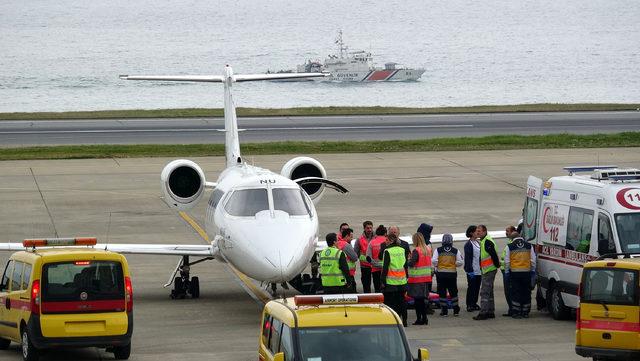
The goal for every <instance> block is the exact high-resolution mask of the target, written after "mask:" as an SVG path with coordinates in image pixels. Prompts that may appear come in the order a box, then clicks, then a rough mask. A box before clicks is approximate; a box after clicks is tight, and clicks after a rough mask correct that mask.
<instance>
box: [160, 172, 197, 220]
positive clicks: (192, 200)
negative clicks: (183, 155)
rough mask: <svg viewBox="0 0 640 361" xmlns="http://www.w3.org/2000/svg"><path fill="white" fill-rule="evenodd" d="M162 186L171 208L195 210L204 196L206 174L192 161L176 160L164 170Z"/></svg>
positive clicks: (161, 177)
mask: <svg viewBox="0 0 640 361" xmlns="http://www.w3.org/2000/svg"><path fill="white" fill-rule="evenodd" d="M160 185H161V187H162V193H163V194H164V201H165V202H166V203H167V204H168V205H169V207H170V208H172V209H176V210H178V211H186V210H189V209H191V208H193V206H194V205H196V204H197V203H198V201H199V200H200V199H201V198H202V195H203V194H204V188H205V178H204V172H203V171H202V169H201V168H200V167H199V166H198V165H197V164H196V163H194V162H192V161H190V160H186V159H178V160H174V161H172V162H170V163H169V164H167V165H166V166H165V167H164V169H162V173H161V175H160Z"/></svg>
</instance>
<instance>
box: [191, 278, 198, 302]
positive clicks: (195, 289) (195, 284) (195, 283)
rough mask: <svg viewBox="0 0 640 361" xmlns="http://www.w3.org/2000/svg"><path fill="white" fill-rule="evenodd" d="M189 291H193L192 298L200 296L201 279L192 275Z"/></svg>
mask: <svg viewBox="0 0 640 361" xmlns="http://www.w3.org/2000/svg"><path fill="white" fill-rule="evenodd" d="M189 293H191V297H192V298H198V297H200V279H198V277H191V282H190V284H189Z"/></svg>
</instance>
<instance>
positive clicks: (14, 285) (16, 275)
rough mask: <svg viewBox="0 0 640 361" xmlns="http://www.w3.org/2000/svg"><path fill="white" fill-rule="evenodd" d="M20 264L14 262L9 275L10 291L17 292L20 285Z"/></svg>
mask: <svg viewBox="0 0 640 361" xmlns="http://www.w3.org/2000/svg"><path fill="white" fill-rule="evenodd" d="M22 266H23V263H22V262H16V263H15V264H14V265H13V274H12V275H11V291H19V290H20V286H21V283H22Z"/></svg>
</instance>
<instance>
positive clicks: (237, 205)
mask: <svg viewBox="0 0 640 361" xmlns="http://www.w3.org/2000/svg"><path fill="white" fill-rule="evenodd" d="M224 209H225V210H226V211H227V213H229V214H230V215H232V216H238V217H253V216H255V215H256V213H258V212H260V211H264V210H268V209H269V197H268V196H267V189H266V188H258V189H242V190H237V191H235V192H233V194H232V195H231V198H229V201H227V204H226V205H225V207H224Z"/></svg>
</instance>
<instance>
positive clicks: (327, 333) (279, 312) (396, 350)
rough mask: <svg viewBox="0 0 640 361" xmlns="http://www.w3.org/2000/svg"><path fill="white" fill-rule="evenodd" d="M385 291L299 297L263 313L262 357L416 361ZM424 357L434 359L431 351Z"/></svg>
mask: <svg viewBox="0 0 640 361" xmlns="http://www.w3.org/2000/svg"><path fill="white" fill-rule="evenodd" d="M383 300H384V297H383V296H382V294H380V293H374V294H366V295H355V294H347V295H323V296H295V297H293V298H287V299H280V300H274V301H270V302H268V303H267V304H266V305H265V307H264V310H263V312H262V327H261V333H260V339H259V345H260V346H259V350H258V359H259V360H260V361H267V360H268V361H274V360H275V361H302V360H305V361H306V360H309V361H312V360H318V361H319V360H322V361H356V360H358V361H359V360H373V361H375V360H380V361H383V360H384V361H393V360H398V361H411V360H413V357H412V355H411V352H410V351H409V344H408V343H407V338H406V336H405V333H404V327H403V326H402V320H401V319H400V317H398V315H397V314H396V313H395V312H394V311H393V310H391V308H389V307H387V306H386V305H384V304H383V303H382V301H383ZM418 360H420V361H426V360H429V351H427V349H419V350H418Z"/></svg>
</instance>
